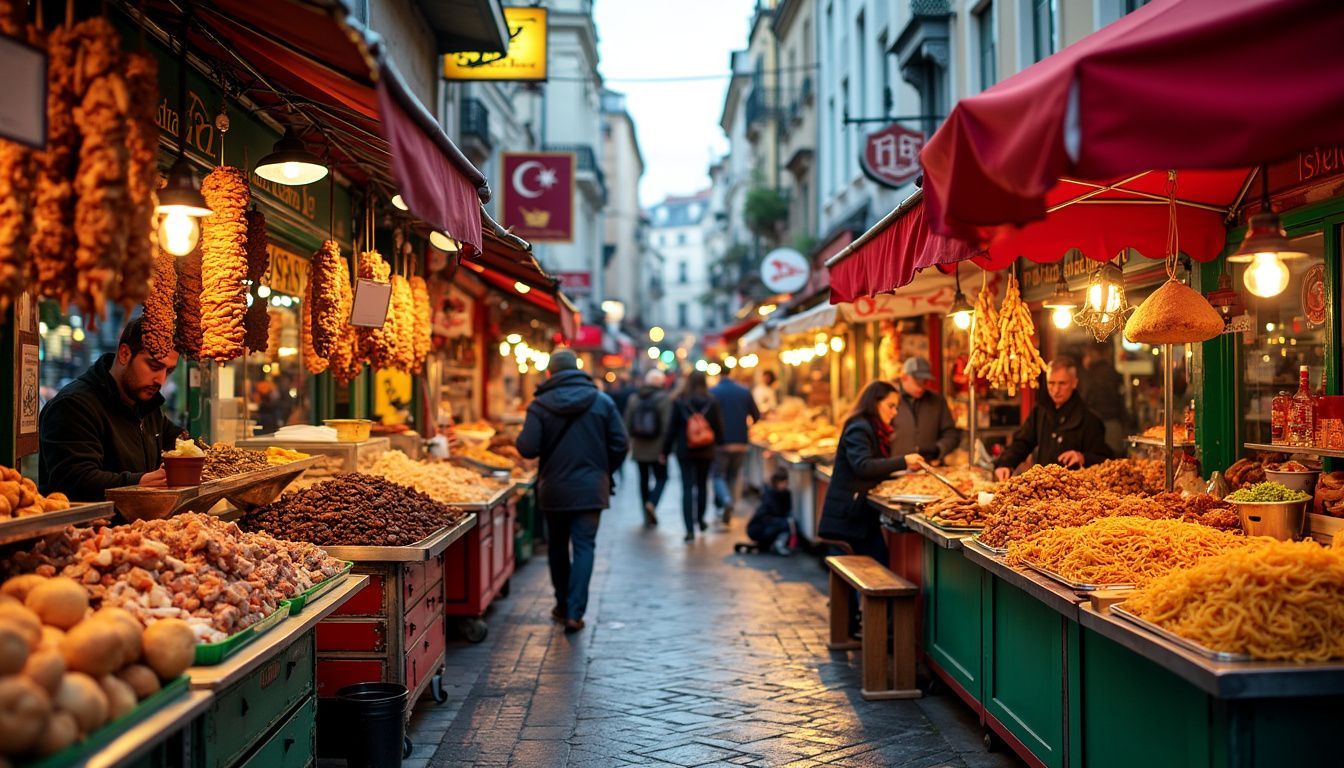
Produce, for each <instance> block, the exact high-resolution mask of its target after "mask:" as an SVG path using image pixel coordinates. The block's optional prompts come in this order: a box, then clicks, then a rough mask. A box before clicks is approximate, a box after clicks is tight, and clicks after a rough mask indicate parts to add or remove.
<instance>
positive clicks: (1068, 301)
mask: <svg viewBox="0 0 1344 768" xmlns="http://www.w3.org/2000/svg"><path fill="white" fill-rule="evenodd" d="M1041 306H1043V307H1045V308H1046V309H1048V310H1051V312H1050V322H1052V323H1054V325H1055V327H1056V328H1058V329H1060V330H1061V331H1062V330H1064V329H1065V328H1068V327H1069V326H1070V325H1073V311H1074V310H1075V309H1077V308H1078V301H1077V300H1076V299H1074V298H1073V291H1070V290H1069V284H1068V283H1067V282H1066V281H1065V280H1064V267H1063V266H1061V267H1060V269H1059V279H1058V280H1056V281H1055V292H1054V293H1052V294H1050V298H1048V299H1046V300H1045V302H1044V303H1043V304H1042V305H1041Z"/></svg>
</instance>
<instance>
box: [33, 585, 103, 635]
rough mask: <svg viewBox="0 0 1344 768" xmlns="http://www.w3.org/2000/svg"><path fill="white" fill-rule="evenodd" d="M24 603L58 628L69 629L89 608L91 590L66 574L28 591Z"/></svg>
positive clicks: (45, 622) (38, 615) (44, 622)
mask: <svg viewBox="0 0 1344 768" xmlns="http://www.w3.org/2000/svg"><path fill="white" fill-rule="evenodd" d="M23 603H24V605H26V606H28V607H29V608H30V609H32V611H33V613H36V614H37V617H38V618H39V619H41V620H42V623H43V624H50V625H51V626H53V627H56V628H58V629H69V628H71V627H73V626H75V625H76V624H78V623H79V622H80V620H82V619H83V618H84V614H85V613H88V610H89V592H88V590H86V589H84V585H82V584H80V583H79V582H78V581H75V580H74V579H71V578H69V577H66V576H58V577H56V578H54V579H47V580H46V581H44V582H42V583H41V584H38V585H36V586H34V587H33V588H32V589H31V590H29V591H28V595H27V597H25V598H24V600H23Z"/></svg>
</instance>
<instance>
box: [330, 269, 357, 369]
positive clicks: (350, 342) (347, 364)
mask: <svg viewBox="0 0 1344 768" xmlns="http://www.w3.org/2000/svg"><path fill="white" fill-rule="evenodd" d="M336 287H337V291H338V293H339V301H338V304H337V306H338V308H339V311H340V316H341V317H345V318H348V317H349V316H350V309H351V308H352V307H353V306H354V303H355V297H354V291H353V290H351V286H350V273H349V270H348V269H347V267H346V265H345V260H344V259H338V260H337V261H336ZM357 330H358V329H356V328H355V326H353V325H351V324H350V323H348V322H344V323H342V324H341V332H340V335H339V336H338V337H337V339H336V347H335V349H334V350H333V353H332V356H331V360H330V362H331V373H332V376H334V377H335V379H336V381H337V382H339V383H341V384H349V383H350V382H352V381H354V380H355V377H357V376H359V374H360V372H362V371H363V370H364V358H363V356H362V355H360V353H359V334H358V333H357Z"/></svg>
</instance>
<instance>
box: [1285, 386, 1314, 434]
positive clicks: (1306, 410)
mask: <svg viewBox="0 0 1344 768" xmlns="http://www.w3.org/2000/svg"><path fill="white" fill-rule="evenodd" d="M1314 400H1315V398H1314V397H1312V394H1311V373H1310V371H1309V370H1308V369H1307V366H1305V365H1304V366H1302V367H1301V368H1300V369H1299V370H1298V372H1297V393H1296V394H1294V395H1293V402H1292V403H1291V404H1290V405H1289V410H1288V444H1289V445H1292V446H1297V447H1304V448H1310V447H1312V446H1313V445H1314V444H1315V437H1314V435H1313V433H1312V427H1313V423H1312V422H1313V421H1314V420H1315V417H1314V412H1315V410H1316V408H1315V403H1314V402H1313V401H1314Z"/></svg>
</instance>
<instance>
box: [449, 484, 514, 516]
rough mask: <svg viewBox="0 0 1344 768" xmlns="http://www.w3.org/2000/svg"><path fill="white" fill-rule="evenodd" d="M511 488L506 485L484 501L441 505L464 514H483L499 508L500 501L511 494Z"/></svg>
mask: <svg viewBox="0 0 1344 768" xmlns="http://www.w3.org/2000/svg"><path fill="white" fill-rule="evenodd" d="M513 488H514V487H513V486H512V485H506V486H504V487H503V488H500V489H499V490H498V491H497V492H496V493H495V495H494V496H491V497H490V498H488V499H486V500H484V501H445V502H443V503H444V504H447V505H448V506H450V507H457V508H458V509H461V510H464V511H466V512H484V511H485V510H487V509H494V508H495V507H497V506H499V503H500V502H501V501H503V500H504V499H505V498H507V497H508V495H509V494H511V493H513Z"/></svg>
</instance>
